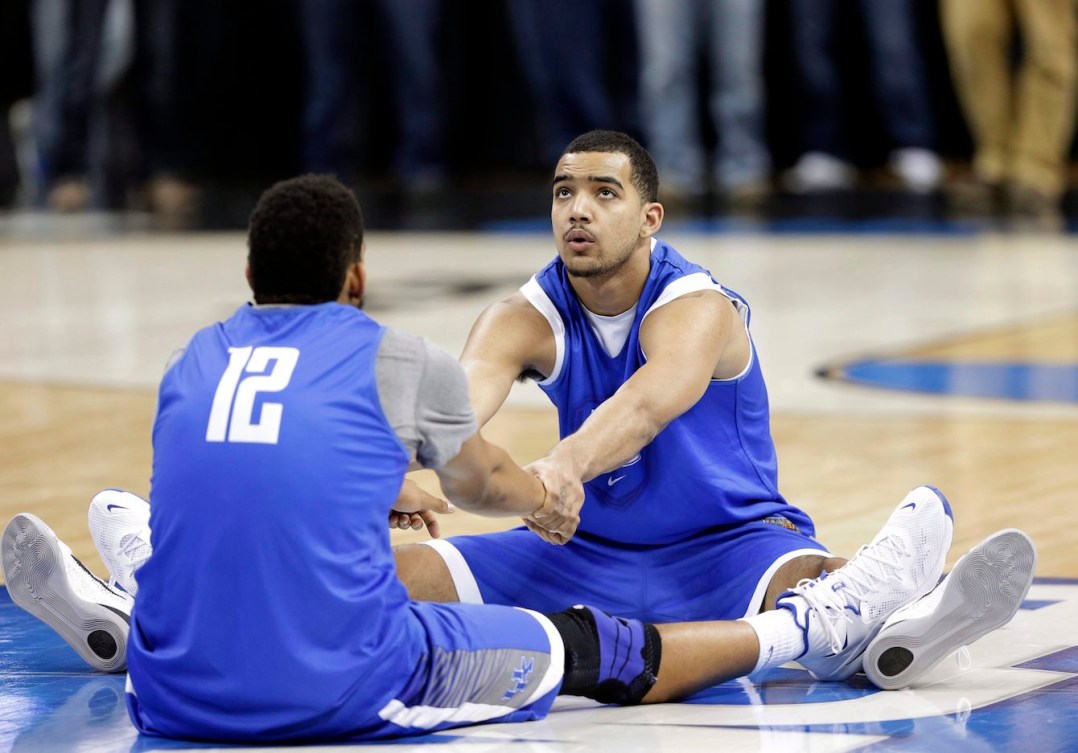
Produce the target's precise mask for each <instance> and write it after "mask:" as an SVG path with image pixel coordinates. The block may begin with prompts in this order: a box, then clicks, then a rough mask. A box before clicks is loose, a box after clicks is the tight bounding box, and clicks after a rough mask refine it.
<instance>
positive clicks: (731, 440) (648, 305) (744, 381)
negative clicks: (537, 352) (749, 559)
mask: <svg viewBox="0 0 1078 753" xmlns="http://www.w3.org/2000/svg"><path fill="white" fill-rule="evenodd" d="M700 289H714V290H718V291H719V292H721V293H722V294H723V295H725V296H727V297H728V298H730V300H731V301H733V303H734V305H736V306H737V309H738V311H739V313H740V314H741V317H742V321H743V322H744V324H745V326H746V327H748V321H749V308H748V304H747V303H746V302H745V301H744V299H743V298H741V296H739V295H737V294H736V293H734V292H733V291H730V290H727V289H725V288H723V287H722V286H721V285H719V284H718V283H717V282H715V280H714V278H712V277H711V274H710V273H709V272H708V271H707V270H705V269H704V268H703V267H700V266H699V265H697V264H693V263H692V262H689V261H687V260H686V259H685V258H683V257H682V256H681V255H680V254H678V253H677V252H676V251H675V250H674V249H673V248H671V247H670V246H668V245H666V244H665V243H662V242H658V241H656V242H654V243H653V247H652V254H651V271H650V273H649V274H648V279H647V282H646V283H645V284H644V290H643V292H642V293H641V296H640V301H639V303H638V305H637V309H636V315H635V319H634V321H633V324H632V328H631V329H630V331H629V336H628V339H627V340H626V342H625V345H624V347H623V348H622V349H621V351H620V352H619V353H618V354H617V355H616V356H613V357H612V356H610V355H608V354H607V352H606V350H605V349H604V348H603V346H602V344H601V342H600V341H599V338H598V337H597V336H596V334H595V332H594V331H593V329H592V327H591V324H590V323H589V322H588V320H587V318H585V314H584V311H583V308H582V306H581V304H580V302H579V300H577V297H576V294H575V293H574V292H573V289H572V287H571V286H570V284H569V277H568V273H567V272H566V270H565V265H564V264H562V262H561V260H560V259H555V260H554V261H553V262H551V263H550V264H549V265H547V266H546V267H545V268H544V269H543V270H542V271H541V272H539V273H538V274H537V275H536V276H535V278H534V279H533V280H532V282H530V283H528V284H527V285H525V286H524V288H522V291H523V292H524V294H525V296H526V297H528V299H529V300H530V301H531V302H532V304H533V305H535V306H536V308H538V309H539V310H540V312H542V313H543V314H544V315H545V316H546V318H547V320H548V321H550V323H551V326H552V328H553V329H554V333H555V338H556V339H557V340H558V364H557V365H556V366H555V373H553V374H551V375H550V376H549V377H548V378H547V379H546V380H544V381H543V382H540V383H539V386H540V387H541V388H542V390H543V391H544V392H546V394H547V396H548V397H549V398H550V400H551V401H552V402H553V403H554V405H555V406H557V408H558V415H559V421H560V433H561V436H562V437H563V438H564V437H566V436H568V435H570V434H572V433H573V432H575V431H576V430H577V429H579V428H580V426H581V424H583V423H584V421H585V420H586V419H587V418H588V416H589V415H590V414H591V412H592V411H593V410H594V409H595V408H596V407H598V406H599V405H600V404H601V403H602V402H604V401H605V400H606V399H607V398H609V397H610V396H611V395H613V394H614V392H616V391H617V389H618V388H619V387H620V386H621V385H622V384H624V383H625V381H626V380H628V379H629V377H631V376H632V375H633V374H634V373H635V372H636V370H637V369H639V368H640V367H641V366H642V365H643V364H644V362H645V360H646V359H645V357H644V353H643V351H642V350H641V348H640V325H641V323H642V322H643V320H644V317H645V316H647V314H648V313H649V312H650V311H652V310H654V309H655V308H656V307H657V306H661V305H662V304H664V303H666V302H668V301H669V300H673V298H676V297H677V296H678V295H680V294H684V293H686V292H691V291H693V290H700ZM664 294H665V295H664ZM750 339H751V338H750ZM777 476H778V472H777V467H776V457H775V446H774V443H773V442H772V439H771V427H770V418H769V409H768V401H767V388H766V387H765V386H764V379H763V374H762V372H761V370H760V363H759V359H758V358H757V356H756V349H755V346H753V348H752V363H751V364H750V366H749V368H748V369H747V371H746V372H745V373H743V374H742V375H741V376H739V377H738V378H736V379H732V380H724V381H719V380H713V381H712V382H711V384H710V385H709V386H708V387H707V390H706V391H705V392H704V395H703V397H701V398H700V401H699V402H698V403H697V404H696V405H694V406H693V407H692V408H691V409H690V410H688V411H687V412H686V413H684V414H683V415H681V416H679V417H678V418H676V419H674V420H673V421H671V422H670V424H669V425H668V426H667V427H666V428H665V429H663V430H662V432H660V433H659V435H658V436H657V437H656V438H655V439H654V440H653V441H652V442H651V444H649V445H648V446H647V447H645V448H644V449H643V450H641V451H640V453H639V455H637V456H636V457H634V458H632V459H631V460H630V461H629V462H628V463H626V464H625V465H623V466H622V467H620V468H617V469H615V470H613V471H611V472H610V473H605V474H602V475H600V476H598V477H596V478H594V479H592V480H591V481H589V482H588V483H586V484H585V485H584V488H585V493H586V501H585V504H584V507H583V510H582V511H581V522H580V528H579V530H580V531H581V532H583V533H584V534H585V535H592V536H595V537H598V538H602V539H608V540H611V541H616V542H620V543H627V544H665V543H671V542H675V541H681V540H685V539H688V538H691V537H692V536H693V535H694V534H695V533H697V532H699V531H701V530H705V529H714V528H721V527H727V526H736V525H739V524H743V523H747V522H751V521H757V520H762V519H765V518H778V517H781V518H785V519H786V520H787V521H789V522H790V523H793V524H794V525H795V526H797V528H798V529H799V530H800V531H801V532H802V533H805V534H807V535H809V536H813V535H814V534H815V531H814V529H813V526H812V522H811V520H810V519H809V517H808V516H807V515H806V514H805V513H804V512H802V511H801V510H798V509H797V508H795V507H792V506H791V505H789V504H788V503H787V502H786V500H784V499H783V497H782V495H781V494H779V491H778V478H777Z"/></svg>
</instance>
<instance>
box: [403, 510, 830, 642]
mask: <svg viewBox="0 0 1078 753" xmlns="http://www.w3.org/2000/svg"><path fill="white" fill-rule="evenodd" d="M781 522H782V523H784V525H783V524H779V523H772V522H763V521H759V522H754V523H748V524H745V525H742V526H738V527H736V528H727V529H719V530H714V531H708V532H704V533H701V534H700V535H699V536H697V537H695V538H693V539H690V540H688V541H684V542H678V543H675V544H666V545H661V546H657V545H651V546H641V545H629V544H617V543H613V542H610V541H607V540H604V539H599V538H596V537H594V536H589V535H588V534H583V533H578V534H577V535H576V536H574V537H573V538H572V539H571V540H570V541H569V543H567V544H565V545H563V546H555V545H553V544H548V543H547V542H545V541H543V540H542V539H540V538H539V537H538V536H537V535H535V534H534V533H532V532H531V531H529V530H528V529H527V528H514V529H513V530H510V531H504V532H501V533H487V534H480V535H476V536H454V537H452V538H449V539H445V540H437V539H435V540H432V541H427V542H424V543H426V544H427V545H428V546H431V547H432V548H434V549H435V550H436V551H437V552H438V553H439V554H441V556H442V558H443V559H444V560H445V562H446V564H447V565H448V566H449V571H450V573H451V574H452V576H453V582H454V583H455V584H456V587H457V594H458V596H459V598H460V600H461V601H462V602H470V603H484V604H506V605H513V606H520V607H524V608H526V609H532V610H534V611H536V612H542V613H551V612H558V611H561V610H562V609H566V608H567V607H570V606H573V605H574V604H586V605H588V606H591V607H596V608H598V609H601V610H603V611H604V612H608V613H609V614H613V615H617V616H619V617H630V618H635V619H638V620H643V621H645V622H691V621H697V620H735V619H739V618H741V617H746V616H748V615H751V614H756V613H757V612H758V611H759V610H760V607H761V605H762V604H763V599H764V594H765V593H766V591H767V586H768V584H769V583H770V581H771V578H772V576H774V574H775V572H776V571H777V570H778V569H779V567H781V566H782V565H783V564H785V563H786V562H788V561H789V560H791V559H794V558H796V557H799V556H802V555H824V556H827V550H826V549H825V548H824V547H823V546H822V545H821V544H820V543H819V542H817V541H816V540H815V539H813V538H811V537H809V536H806V535H805V534H803V533H801V532H800V531H797V530H792V529H791V528H787V527H786V526H787V525H790V524H789V523H785V520H782V521H781Z"/></svg>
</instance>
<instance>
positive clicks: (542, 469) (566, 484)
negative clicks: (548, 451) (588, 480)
mask: <svg viewBox="0 0 1078 753" xmlns="http://www.w3.org/2000/svg"><path fill="white" fill-rule="evenodd" d="M524 470H526V471H530V472H531V473H533V474H535V476H536V477H537V478H538V479H539V481H540V482H541V483H542V484H543V487H544V488H545V490H546V494H545V496H544V498H543V504H542V506H541V507H540V508H539V509H538V510H536V511H535V512H533V513H532V514H531V515H528V516H527V517H525V518H524V525H526V526H527V527H528V529H529V530H530V531H532V532H533V533H535V534H536V535H538V536H539V537H540V538H542V539H543V540H544V541H548V542H550V543H551V544H565V543H566V542H568V541H569V539H571V538H573V535H574V534H575V533H576V528H577V526H578V525H580V508H581V507H583V506H584V485H583V484H582V483H581V482H580V477H579V476H578V475H576V474H574V473H573V472H572V470H571V469H570V468H568V467H567V466H566V465H565V464H564V463H561V462H559V461H557V460H555V459H552V458H550V457H545V458H541V459H539V460H536V461H535V462H534V463H532V464H531V465H528V466H525V468H524Z"/></svg>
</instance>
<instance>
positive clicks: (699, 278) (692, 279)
mask: <svg viewBox="0 0 1078 753" xmlns="http://www.w3.org/2000/svg"><path fill="white" fill-rule="evenodd" d="M698 290H714V291H715V292H716V293H720V294H722V295H723V296H725V297H726V299H727V300H728V301H730V302H731V303H733V304H734V308H736V309H737V315H738V316H739V317H740V318H741V326H743V327H744V328H745V334H746V335H749V307H748V306H747V305H746V304H745V302H744V301H742V300H740V299H738V298H735V297H734V296H732V295H730V294H729V293H728V292H727V291H726V288H724V287H723V286H722V285H720V284H719V283H717V282H715V281H714V280H712V279H711V276H710V275H709V274H707V273H706V272H693V273H692V274H688V275H685V276H684V277H679V278H678V279H676V280H674V281H673V282H671V283H670V284H669V285H667V286H666V287H665V288H663V292H662V293H660V294H659V297H658V298H656V299H655V303H653V304H651V306H650V307H649V308H648V310H647V311H645V312H644V316H643V317H641V319H640V326H641V327H643V326H644V320H645V319H647V318H648V315H649V314H651V313H652V312H653V311H655V310H656V309H658V308H659V307H660V306H665V305H666V304H668V303H670V301H675V300H677V299H678V298H681V297H682V296H684V295H688V294H689V293H695V292H697V291H698ZM749 346H750V347H749V360H748V361H747V362H746V363H745V368H744V369H742V370H741V373H739V374H738V375H737V376H733V377H729V378H728V379H713V380H712V381H713V382H736V381H737V380H738V379H741V378H742V377H743V376H745V375H746V374H748V373H749V369H751V368H752V359H753V358H755V353H756V349H755V348H754V347H752V336H751V335H749ZM640 352H641V353H643V355H644V359H645V360H646V359H647V357H648V355H647V353H644V348H643V346H641V348H640Z"/></svg>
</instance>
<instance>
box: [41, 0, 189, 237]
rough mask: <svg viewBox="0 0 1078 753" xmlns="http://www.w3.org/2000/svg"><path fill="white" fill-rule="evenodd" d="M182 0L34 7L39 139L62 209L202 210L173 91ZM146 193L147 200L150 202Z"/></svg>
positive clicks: (175, 219) (164, 216) (172, 213)
mask: <svg viewBox="0 0 1078 753" xmlns="http://www.w3.org/2000/svg"><path fill="white" fill-rule="evenodd" d="M179 8H180V5H179V2H178V1H177V0H137V2H136V0H74V1H73V2H67V3H65V2H60V1H59V0H35V1H34V6H33V27H34V37H33V38H34V55H35V60H36V66H37V72H38V82H39V83H38V90H37V93H36V97H35V103H34V116H33V118H34V127H33V130H34V135H35V141H36V147H37V152H38V160H39V170H40V173H41V176H40V177H41V183H42V186H43V189H44V196H43V200H44V202H45V204H46V205H47V206H48V207H49V208H51V209H54V210H56V211H60V212H74V211H81V210H84V209H88V208H91V207H92V208H97V209H120V210H122V209H132V208H139V207H140V206H141V205H143V204H145V203H147V202H148V204H149V207H150V208H151V209H152V210H154V211H155V212H156V213H157V214H158V217H159V218H160V219H161V221H162V224H163V225H164V226H166V227H176V226H184V225H186V224H188V223H189V222H190V221H192V220H193V218H194V215H195V213H196V211H197V203H198V190H197V189H196V188H195V186H194V185H193V184H192V183H190V182H189V179H188V178H187V176H186V175H185V168H186V166H187V164H188V160H189V157H188V154H187V152H188V150H187V144H186V137H185V134H186V129H185V128H184V125H183V123H184V112H183V110H184V108H183V107H182V105H181V103H180V101H179V99H178V96H177V90H178V86H179V75H180V74H179V71H178V69H177V49H176V47H177V33H178V32H177V26H178V11H179ZM144 192H145V198H144V195H143V194H144Z"/></svg>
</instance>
